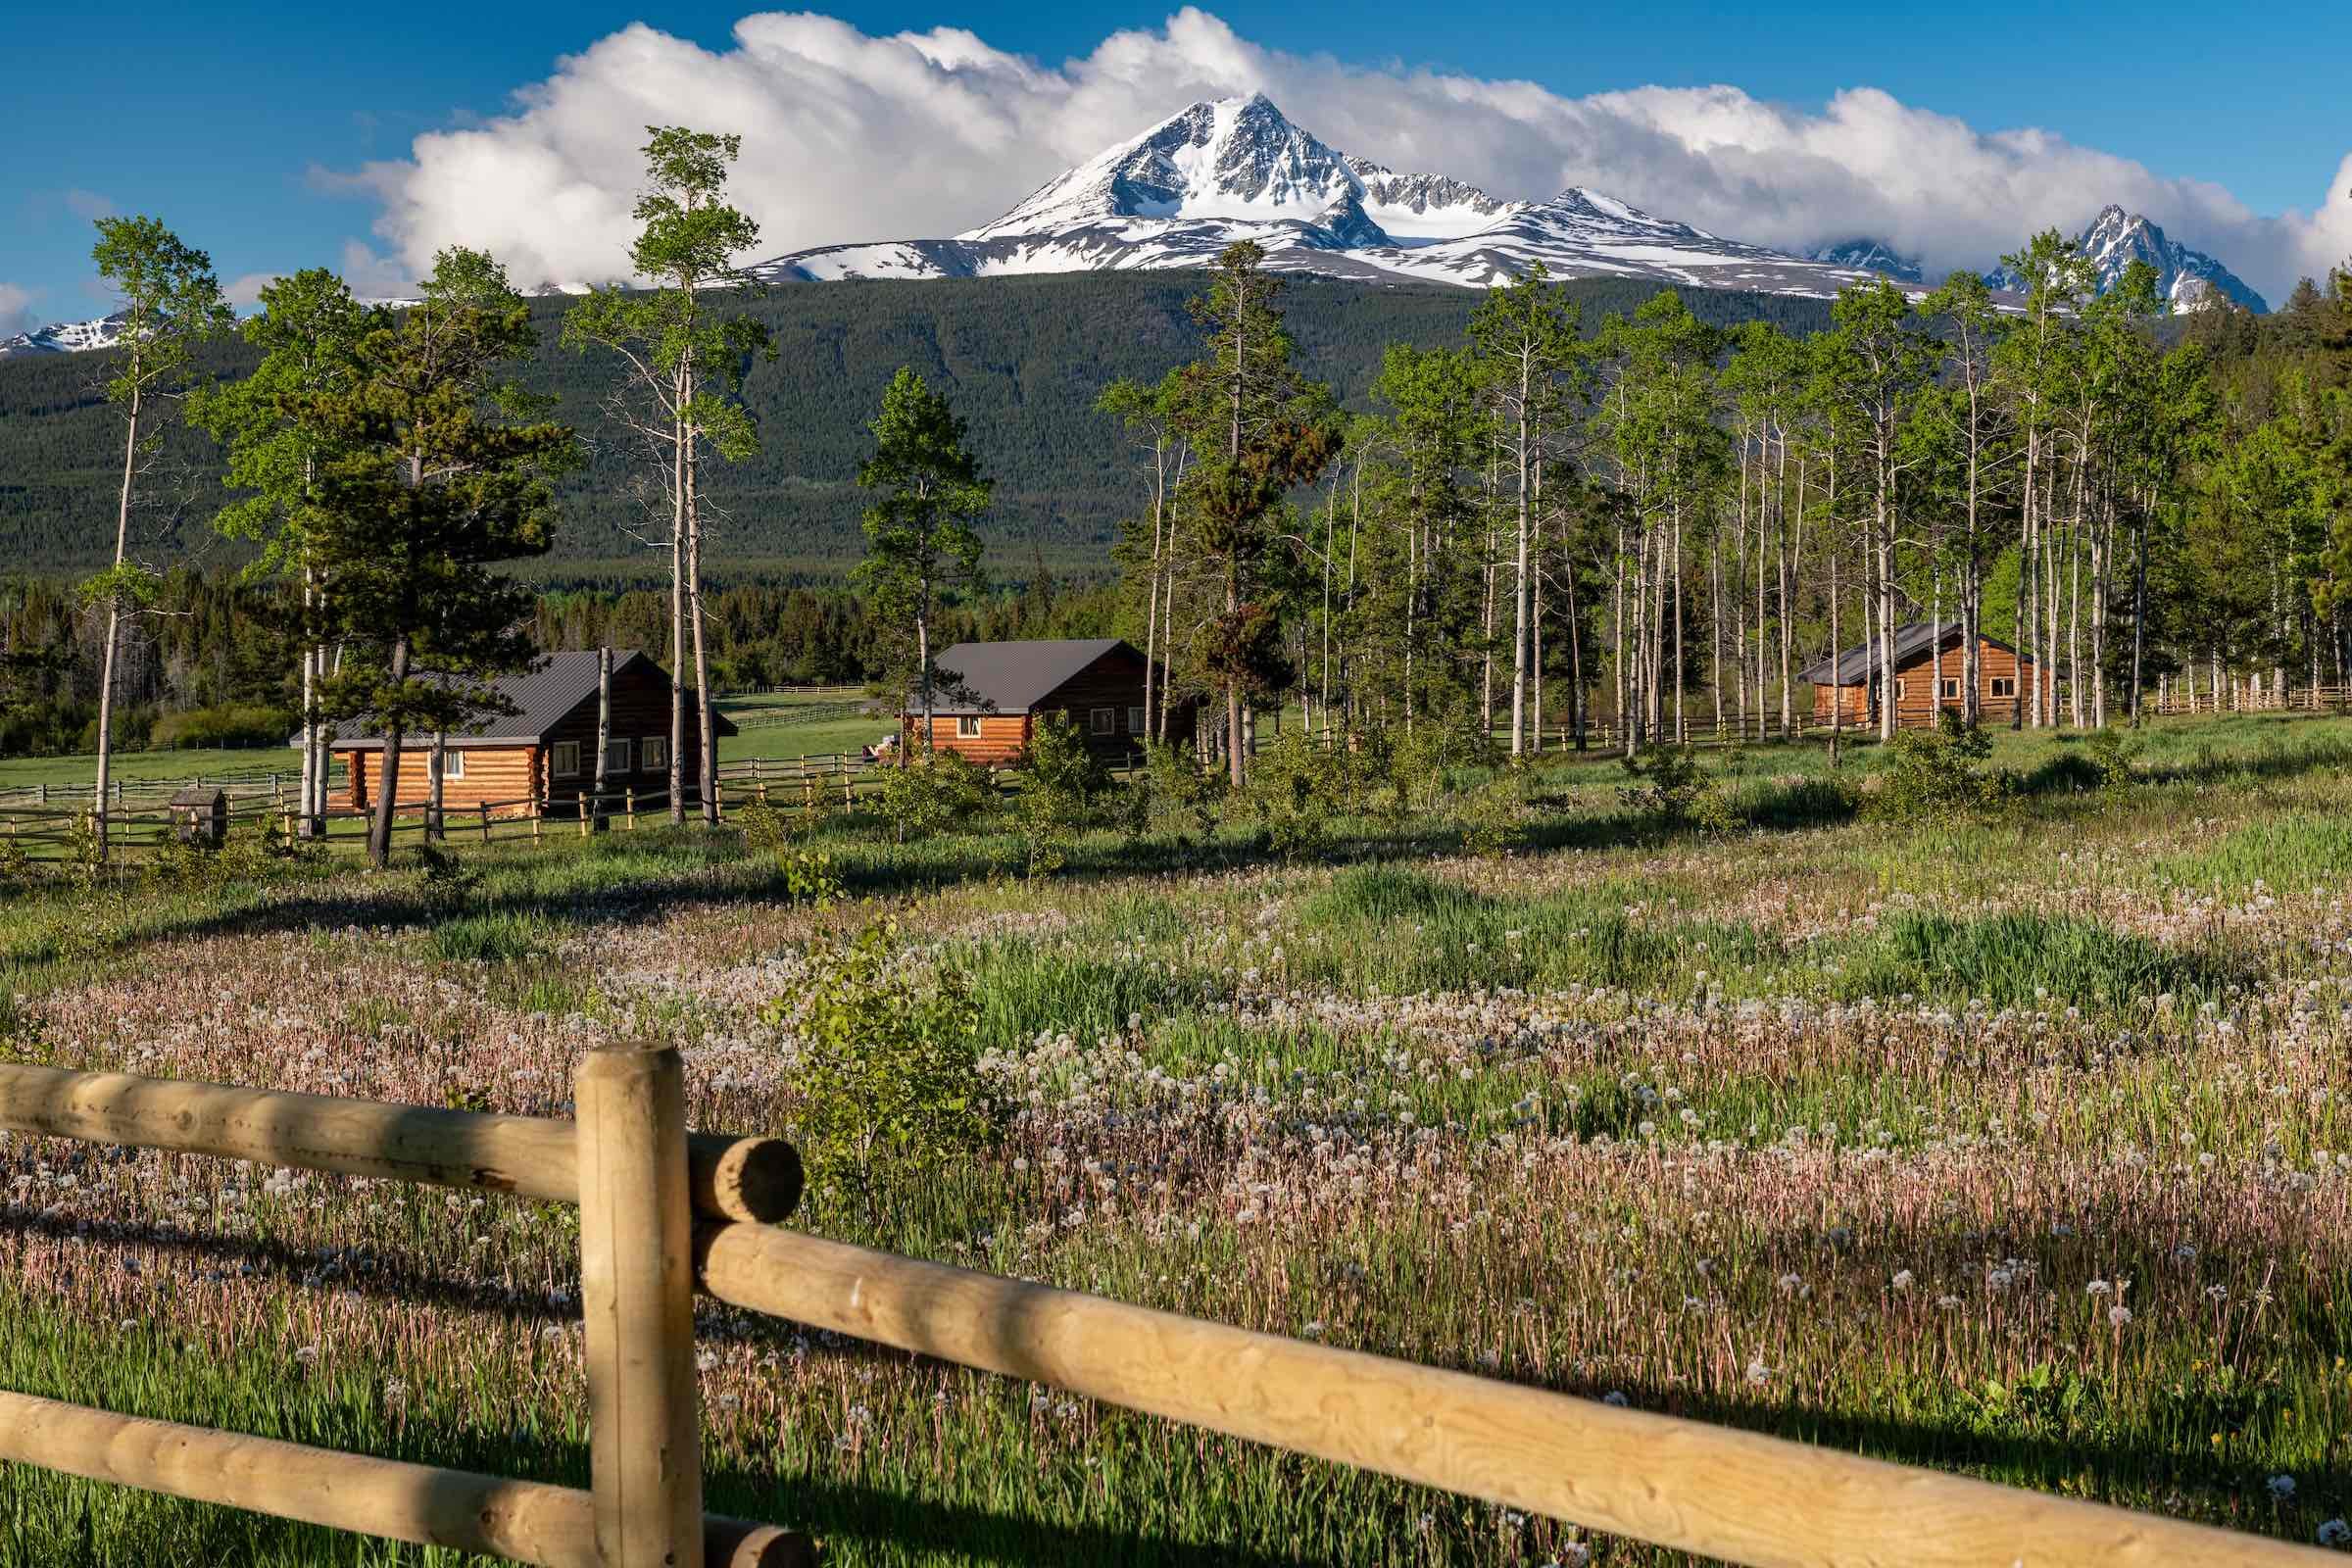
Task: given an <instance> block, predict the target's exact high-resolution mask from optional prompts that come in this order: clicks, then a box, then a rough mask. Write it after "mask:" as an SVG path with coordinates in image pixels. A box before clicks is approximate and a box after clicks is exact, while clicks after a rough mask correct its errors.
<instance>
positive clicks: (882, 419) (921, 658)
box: [857, 366, 995, 764]
mask: <svg viewBox="0 0 2352 1568" xmlns="http://www.w3.org/2000/svg"><path fill="white" fill-rule="evenodd" d="M871 429H872V430H873V433H874V455H873V456H872V457H870V458H868V459H866V460H865V462H864V463H862V464H860V465H859V466H858V483H859V484H860V485H863V486H864V487H865V488H866V489H868V490H871V491H874V492H877V495H876V499H875V501H874V503H873V504H872V505H871V506H869V507H867V508H866V509H865V545H866V554H865V559H864V560H863V561H862V562H860V563H859V564H858V570H857V580H858V585H859V586H860V587H862V588H863V589H865V590H866V591H867V592H868V593H870V594H871V595H872V596H873V600H874V608H875V610H876V611H877V612H878V613H881V614H882V615H883V616H885V617H887V618H891V619H896V620H900V621H903V622H905V623H906V624H907V628H908V630H910V631H911V632H912V634H913V637H914V671H915V691H916V697H917V701H918V703H919V704H920V707H921V711H922V715H923V725H922V729H921V730H920V731H919V733H918V742H919V744H921V745H922V746H925V747H928V746H929V745H930V744H931V723H932V712H933V708H934V698H935V689H936V687H937V685H938V681H939V677H940V675H941V671H940V670H939V669H938V667H937V665H936V664H935V663H934V662H933V661H932V657H931V628H932V624H933V622H934V619H935V618H936V616H937V615H938V613H939V601H940V596H941V594H942V593H943V592H945V591H947V590H950V589H953V588H956V587H966V588H970V587H976V586H977V585H978V583H979V577H980V536H979V534H978V533H976V532H975V531H974V530H973V527H972V524H973V522H974V521H976V520H977V519H978V518H979V517H980V516H981V515H983V514H985V513H986V512H987V511H988V505H989V500H990V497H991V494H992V493H993V491H994V488H995V487H994V485H993V483H992V482H991V481H990V480H988V479H986V478H983V477H982V476H981V473H980V463H979V460H978V459H977V458H976V457H974V456H973V455H972V453H971V452H970V451H969V450H967V449H966V447H965V446H964V428H963V420H961V419H960V418H957V417H956V411H955V410H954V409H952V408H950V407H949V405H948V400H947V398H946V397H944V396H942V395H941V394H939V393H936V392H934V391H932V390H931V388H930V387H929V386H927V385H925V384H924V382H923V378H922V377H921V376H920V375H918V374H916V373H915V371H914V369H913V368H912V367H910V366H901V367H900V368H899V372H898V374H896V375H894V376H892V377H891V380H890V385H889V386H887V387H885V388H884V389H883V392H882V412H881V413H880V414H879V415H878V416H876V417H875V419H874V422H873V424H872V426H871ZM958 673H959V672H957V671H955V670H949V671H947V672H946V675H947V677H948V678H949V679H950V680H951V681H953V680H954V679H956V677H957V675H958ZM906 750H911V748H907V749H906ZM900 761H901V763H902V764H904V763H905V762H906V761H907V756H906V754H905V751H902V754H901V757H900Z"/></svg>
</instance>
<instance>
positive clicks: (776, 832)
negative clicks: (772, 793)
mask: <svg viewBox="0 0 2352 1568" xmlns="http://www.w3.org/2000/svg"><path fill="white" fill-rule="evenodd" d="M727 814H728V816H729V817H730V818H731V819H732V820H733V821H734V823H735V825H736V827H738V828H740V829H741V830H742V832H743V847H744V848H745V849H747V850H749V851H751V852H752V853H753V854H754V855H773V854H775V853H776V852H777V851H779V850H781V849H783V848H784V846H785V845H786V844H787V843H789V842H790V841H791V839H792V823H791V821H790V819H789V818H787V817H786V816H785V814H784V813H783V812H782V811H780V810H778V809H776V808H775V807H773V806H770V805H769V804H768V803H767V802H766V801H765V800H763V799H760V798H757V797H755V798H754V799H753V800H751V801H750V802H748V803H746V804H745V805H743V806H739V807H737V808H736V809H734V810H732V811H730V812H728V813H727Z"/></svg>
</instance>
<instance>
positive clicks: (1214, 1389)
mask: <svg viewBox="0 0 2352 1568" xmlns="http://www.w3.org/2000/svg"><path fill="white" fill-rule="evenodd" d="M574 1103H575V1105H576V1107H577V1110H578V1120H577V1122H576V1123H567V1122H563V1121H557V1120H552V1119H546V1118H538V1117H528V1116H501V1115H486V1114H479V1113H474V1112H469V1111H454V1110H438V1109H430V1108H426V1107H421V1106H406V1105H386V1104H378V1103H371V1102H366V1101H354V1100H341V1099H333V1098H329V1097H325V1096H318V1095H294V1094H282V1093H278V1092H275V1091H269V1090H257V1089H239V1088H226V1087H221V1086H218V1085H211V1084H195V1083H184V1082H177V1081H171V1080H163V1079H153V1078H141V1077H134V1076H131V1075H128V1074H123V1073H88V1072H71V1071H64V1070H61V1069H56V1068H46V1067H34V1066H24V1065H13V1064H0V1130H6V1131H10V1132H16V1133H26V1134H34V1135H40V1136H48V1137H60V1138H75V1139H81V1140H84V1141H88V1142H94V1143H102V1144H115V1145H127V1146H131V1147H136V1148H148V1149H165V1150H172V1151H177V1152H184V1153H194V1154H211V1155H219V1156H221V1157H229V1158H240V1159H252V1160H264V1161H270V1162H272V1163H275V1164H281V1165H299V1166H303V1167H306V1168H308V1169H312V1170H324V1171H334V1172H340V1173H345V1174H353V1175H364V1176H371V1177H377V1178H383V1179H392V1180H403V1181H415V1182H426V1183H434V1184H438V1185H442V1186H450V1187H460V1188H471V1189H476V1190H488V1191H494V1192H504V1193H511V1194H515V1195H517V1196H522V1197H531V1198H539V1199H544V1200H550V1201H570V1202H576V1203H578V1205H579V1207H580V1269H581V1286H582V1289H581V1303H582V1308H583V1312H584V1315H585V1318H586V1323H585V1328H586V1345H587V1381H588V1402H589V1410H590V1431H589V1478H590V1484H589V1489H588V1491H586V1492H585V1493H583V1492H580V1491H577V1490H575V1489H568V1488H564V1487H555V1486H547V1485H543V1484H539V1483H532V1482H517V1481H510V1480H504V1479H501V1478H498V1477H495V1476H485V1475H478V1474H474V1473H471V1472H467V1471H458V1470H445V1469H438V1468H435V1467H432V1466H428V1465H417V1464H408V1463H403V1462H396V1461H392V1460H387V1459H380V1458H372V1457H368V1456H364V1455H357V1454H348V1453H342V1452H337V1451H334V1450H331V1449H324V1448H313V1447H306V1446H301V1445H297V1444H290V1443H279V1442H275V1441H270V1440H264V1439H258V1438H250V1437H242V1436H238V1435H235V1434H230V1433H222V1432H215V1431H210V1430H207V1429H204V1428H200V1427H192V1426H183V1425H178V1424H175V1423H170V1422H161V1421H149V1420H144V1419H140V1418H137V1417H132V1416H124V1415H119V1414H115V1413H112V1412H108V1411H104V1410H96V1409H89V1408H86V1407H83V1406H78V1405H73V1404H69V1403H65V1402H62V1401H59V1400H55V1399H45V1398H37V1397H31V1396H27V1395H22V1394H10V1393H0V1460H5V1461H10V1462H14V1463H18V1464H25V1465H31V1466H36V1467H40V1468H46V1469H51V1470H61V1471H65V1472H67V1473H70V1474H73V1475H78V1476H85V1477H88V1478H90V1479H93V1480H99V1481H107V1482H113V1483H118V1484H121V1485H123V1486H130V1487H139V1488H143V1489H146V1490H148V1491H152V1492H161V1493H166V1494H169V1495H173V1496H179V1497H188V1498H194V1499H198V1500H202V1501H207V1502H216V1503H224V1504H226V1505H228V1506H231V1507H238V1508H245V1509H249V1510H252V1511H256V1512H261V1513H268V1514H273V1515H277V1516H279V1517H282V1518H288V1519H297V1520H303V1521H307V1522H309V1523H313V1524H319V1525H325V1526H329V1527H332V1528H335V1529H340V1530H349V1531H355V1532H360V1533H364V1534H369V1535H376V1536H384V1537H389V1538H391V1539H394V1540H399V1541H407V1542H415V1543H420V1544H433V1545H443V1546H452V1547H457V1548H460V1549H463V1550H468V1551H479V1552H489V1553H493V1554H496V1555H500V1556H506V1557H511V1558H514V1559H516V1560H518V1561H521V1562H526V1563H538V1564H548V1565H558V1568H656V1565H660V1568H706V1565H712V1564H724V1565H727V1568H751V1565H754V1564H781V1563H805V1562H809V1561H810V1560H812V1557H813V1554H814V1551H815V1544H814V1543H812V1542H811V1541H810V1540H809V1538H808V1537H807V1536H805V1535H802V1534H798V1533H795V1532H791V1531H786V1530H781V1529H778V1528H776V1527H774V1526H771V1525H761V1524H753V1523H747V1522H744V1521H741V1520H733V1519H725V1518H719V1517H716V1516H711V1515H706V1514H705V1513H704V1512H703V1507H702V1478H701V1473H700V1463H701V1460H700V1451H701V1449H700V1443H699V1438H698V1433H699V1419H700V1417H699V1412H698V1410H697V1407H696V1393H695V1380H694V1343H693V1332H694V1316H693V1302H692V1293H693V1292H694V1291H695V1290H696V1289H697V1288H700V1289H701V1290H703V1291H704V1292H706V1293H708V1294H709V1295H711V1296H712V1297H714V1298H716V1299H720V1300H722V1301H728V1302H731V1303H733V1304H734V1305H736V1306H739V1307H744V1308H747V1309H749V1310H752V1311H756V1312H762V1313H766V1314H769V1315H772V1316H776V1317H781V1318H787V1319H790V1320H792V1321H795V1322H798V1323H802V1324H806V1325H811V1326H814V1327H818V1328H824V1329H830V1330H833V1331H835V1332H837V1333H841V1334H846V1335H851V1336H854V1337H857V1338H859V1339H863V1340H867V1341H871V1342H873V1343H876V1344H880V1345H887V1346H891V1347H894V1348H899V1349H902V1350H907V1351H910V1352H913V1353H916V1354H921V1355H929V1356H934V1357H938V1358H941V1359H944V1360H948V1361H954V1362H957V1363H960V1364H962V1365H965V1366H969V1367H976V1368H979V1369H982V1370H985V1371H990V1372H995V1373H1000V1374H1003V1375H1005V1376H1007V1377H1014V1378H1022V1379H1027V1380H1030V1381H1032V1382H1038V1383H1045V1384H1050V1385H1053V1386H1054V1387H1056V1388H1060V1389H1065V1390H1068V1391H1069V1392H1071V1393H1074V1394H1079V1395H1084V1396H1087V1397H1093V1398H1097V1399H1102V1400H1104V1401H1106V1402H1109V1403H1113V1404H1119V1405H1124V1406H1127V1407H1128V1408H1131V1409H1136V1410H1142V1411H1146V1412H1149V1413H1151V1414H1153V1415H1158V1416H1162V1417H1165V1418H1168V1419H1170V1420H1175V1421H1181V1422H1186V1423H1189V1424H1191V1425H1194V1426H1199V1427H1203V1428H1206V1429H1208V1430H1211V1431H1215V1432H1221V1433H1224V1434H1227V1435H1228V1436H1231V1437H1236V1438H1241V1439H1245V1440H1249V1441H1251V1442H1256V1443H1264V1444H1268V1445H1271V1446H1276V1447H1279V1448H1284V1449H1288V1450H1290V1451H1292V1452H1296V1453H1300V1454H1306V1455H1311V1456H1313V1457H1316V1458H1320V1459H1326V1460H1330V1461H1334V1462H1337V1463H1341V1464H1348V1465H1354V1466H1357V1467H1359V1468H1362V1469H1367V1470H1373V1471H1378V1472H1380V1473H1382V1474H1386V1475H1391V1476H1396V1477H1398V1478H1400V1479H1403V1480H1405V1481H1409V1482H1415V1483H1419V1484H1421V1485H1424V1486H1430V1487H1436V1488H1440V1489H1443V1490H1446V1491H1449V1492H1454V1493H1458V1494H1461V1495H1465V1496H1470V1497H1475V1498H1480V1499H1483V1500H1485V1501H1488V1502H1493V1503H1497V1504H1501V1505H1503V1506H1508V1507H1515V1508H1523V1509H1528V1510H1531V1511H1534V1512H1539V1513H1544V1514H1548V1515H1551V1516H1553V1517H1556V1518H1559V1519H1563V1520H1568V1521H1571V1522H1573V1523H1577V1524H1581V1525H1585V1526H1588V1527H1591V1528H1593V1529H1596V1530H1602V1531H1607V1532H1611V1533H1614V1534H1618V1535H1625V1536H1633V1537H1638V1538H1640V1539H1642V1540H1645V1541H1650V1542H1654V1543H1657V1544H1661V1545H1666V1546H1671V1547H1678V1548H1681V1549H1684V1550H1688V1551H1693V1552H1698V1553H1702V1554H1705V1555H1709V1556H1714V1557H1721V1558H1727V1559H1729V1560H1731V1561H1734V1562H1742V1563H1753V1564H1759V1565H1769V1568H1784V1565H1786V1568H1843V1565H1848V1564H1851V1565H1855V1568H1861V1565H1866V1564H1867V1565H1873V1568H1878V1565H1885V1564H1889V1563H1907V1564H1916V1565H1921V1568H1944V1565H1949V1568H1960V1565H1963V1564H1966V1565H1972V1568H1973V1565H1980V1564H1996V1565H1997V1564H2010V1563H2033V1564H2034V1565H2036V1568H2058V1565H2071V1564H2085V1565H2086V1564H2092V1563H2097V1564H2120V1565H2130V1568H2143V1565H2144V1568H2155V1565H2158V1564H2162V1565H2165V1568H2175V1565H2178V1564H2180V1563H2236V1564H2245V1565H2248V1568H2274V1565H2275V1568H2290V1565H2296V1564H2311V1565H2313V1568H2317V1565H2318V1564H2321V1563H2327V1562H2332V1561H2335V1560H2337V1559H2336V1558H2335V1557H2334V1555H2333V1554H2331V1553H2327V1552H2323V1551H2319V1550H2317V1549H2315V1548H2311V1547H2305V1546H2300V1545H2293V1544H2286V1543H2282V1542H2277V1541H2271V1540H2266V1539H2263V1538H2260V1537H2255V1536H2246V1535H2238V1534H2235V1533H2232V1532H2229V1531H2223V1530H2216V1529H2212V1528H2208V1527H2206V1526H2201V1525H2191V1524H2184V1523H2181V1522H2180V1521H2178V1520H2172V1519H2166V1518H2162V1517H2159V1516H2156V1515H2152V1514H2141V1513H2132V1512H2128V1511H2125V1510H2123V1509H2118V1508H2109V1507H2105V1506H2102V1505H2099V1504H2096V1503H2088V1502H2081V1501H2076V1500H2073V1499H2070V1498H2064V1497H2056V1496H2050V1495H2044V1494H2039V1493H2032V1492H2025V1491H2020V1490H2016V1489H2012V1488H2008V1487H2002V1486H1996V1485H1993V1484H1991V1483H1989V1482H1982V1481H1972V1480H1968V1479H1965V1478H1962V1477H1958V1476H1951V1475H1945V1474H1942V1473H1940V1472H1936V1471H1932V1470H1923V1469H1916V1468H1912V1467H1908V1466H1903V1465H1896V1464H1888V1463H1885V1462H1882V1461H1879V1460H1875V1459H1865V1458H1861V1457H1858V1456H1856V1455H1853V1454H1850V1453H1844V1452H1839V1451H1837V1450H1834V1449H1829V1448H1821V1447H1815V1446H1809V1445H1805V1444H1799V1443H1791V1442H1788V1441H1785V1440H1782V1439H1778V1438H1769V1437H1765V1436H1762V1435H1760V1434H1756V1433H1750V1432H1741V1431H1737V1430H1733V1429H1729V1428H1723V1427H1716V1426H1710V1425H1706V1424H1704V1423H1701V1422H1696V1421H1688V1420H1683V1419H1679V1418H1676V1417H1671V1416H1662V1415H1652V1414H1648V1413H1646V1412H1642V1411H1638V1410H1630V1409H1623V1408H1617V1407H1612V1406H1610V1405H1607V1404H1603V1403H1599V1402H1595V1401H1593V1400H1589V1399H1581V1398H1574V1397H1569V1396H1566V1395H1559V1394H1552V1393H1549V1392H1546V1391H1544V1390H1541V1389H1534V1388H1528V1387H1525V1386H1523V1385H1518V1384H1510V1383H1503V1382H1500V1381H1497V1380H1494V1379H1488V1378H1481V1377H1474V1376H1471V1375H1469V1374H1467V1373H1461V1372H1451V1371H1445V1370H1440V1369H1437V1368H1432V1367H1426V1366H1419V1365H1415V1364H1413V1363H1410V1362H1404V1361H1396V1360H1391V1359H1388V1358H1386V1357H1382V1356H1377V1355H1368V1354H1364V1353H1362V1352H1359V1351H1354V1350H1342V1349H1336V1348H1331V1347H1328V1346H1321V1345H1313V1344H1307V1343H1303V1342H1300V1341H1295V1340H1289V1339H1284V1338H1281V1337H1279V1336H1276V1335H1271V1334H1259V1333H1253V1332H1250V1331H1248V1330H1243V1329H1236V1328H1231V1327H1228V1326H1226V1325H1223V1324H1218V1323H1209V1322H1203V1321H1201V1320H1199V1319H1195V1318H1186V1317H1179V1316H1176V1315H1174V1314H1172V1313H1167V1312H1158V1311H1152V1310H1150V1309H1148V1308H1144V1307H1138V1306H1131V1305H1126V1304H1123V1303H1121V1302H1117V1301H1111V1300H1107V1299H1103V1298H1100V1297H1094V1296H1087V1295H1082V1294H1079V1293H1076V1292H1071V1291H1062V1290H1055V1289H1053V1288H1050V1287H1047V1286H1043V1285H1037V1284H1032V1283H1029V1282H1026V1281H1021V1280H1011V1279H1004V1278H1000V1277H998V1276H995V1275H990V1274H982V1273H976V1272H973V1271H971V1270H967V1269H960V1268H953V1267H949V1266H947V1265H944V1264H939V1263H928V1262H922V1261H919V1260H916V1259H913V1258H907V1257H898V1256H893V1255H891V1254H889V1253H884V1252H876V1251H871V1250H866V1249H864V1248H858V1247H852V1246H847V1245H845V1244H842V1243H838V1242H829V1241H824V1240H820V1239H818V1238H816V1237H812V1236H809V1235H805V1234H800V1233H796V1232H793V1231H790V1230H785V1229H782V1228H780V1226H779V1224H778V1222H779V1221H781V1220H783V1219H784V1218H786V1217H787V1216H788V1215H789V1214H790V1212H791V1210H792V1209H793V1207H794V1206H795V1204H796V1202H797V1201H798V1199H799V1196H800V1190H801V1172H800V1162H799V1158H798V1156H797V1155H796V1154H795V1153H794V1152H793V1151H792V1149H791V1148H790V1146H788V1145H785V1144H782V1143H779V1142H777V1141H775V1140H772V1139H729V1138H722V1137H716V1136H711V1135H690V1134H688V1133H687V1131H686V1128H685V1115H684V1103H685V1094H684V1069H683V1067H682V1065H681V1062H680V1058H679V1055H678V1053H677V1051H676V1050H675V1048H670V1047H664V1048H661V1049H658V1050H650V1051H640V1050H630V1049H604V1050H598V1051H593V1052H590V1053H589V1054H588V1055H587V1056H586V1057H585V1059H584V1060H583V1062H582V1063H581V1066H580V1068H579V1070H578V1072H577V1074H576V1076H575V1079H574Z"/></svg>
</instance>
